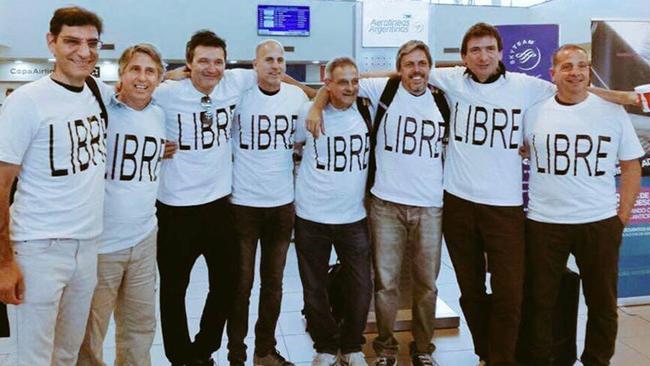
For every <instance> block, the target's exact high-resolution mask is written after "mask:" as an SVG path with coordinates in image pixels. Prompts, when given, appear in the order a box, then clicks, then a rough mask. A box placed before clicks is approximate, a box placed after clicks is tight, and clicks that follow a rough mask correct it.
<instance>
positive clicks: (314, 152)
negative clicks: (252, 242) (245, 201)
mask: <svg viewBox="0 0 650 366" xmlns="http://www.w3.org/2000/svg"><path fill="white" fill-rule="evenodd" d="M310 106H311V103H306V104H305V106H304V108H303V110H302V111H301V113H300V118H299V119H298V126H297V128H296V142H303V141H304V142H305V146H304V152H303V155H302V162H301V163H300V168H299V170H298V177H297V178H296V202H295V205H296V215H297V216H299V217H300V218H303V219H305V220H310V221H314V222H319V223H322V224H349V223H353V222H357V221H359V220H361V219H363V218H365V217H366V210H365V207H364V206H363V199H364V197H365V189H366V178H367V177H368V158H369V154H370V134H369V133H368V127H367V126H366V122H365V121H364V120H363V117H361V114H360V113H359V112H358V110H357V107H356V104H353V105H352V107H350V108H348V109H346V110H339V109H336V108H334V107H332V105H328V106H327V107H325V109H324V110H323V123H324V126H325V131H326V132H325V133H324V134H322V135H320V136H319V137H318V139H316V140H314V137H313V136H312V134H311V133H309V132H306V127H305V117H306V115H307V111H308V110H309V107H310Z"/></svg>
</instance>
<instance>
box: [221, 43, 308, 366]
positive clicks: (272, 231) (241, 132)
mask: <svg viewBox="0 0 650 366" xmlns="http://www.w3.org/2000/svg"><path fill="white" fill-rule="evenodd" d="M253 67H254V68H255V71H256V72H257V86H256V87H253V88H251V89H250V90H248V91H247V92H246V93H245V94H244V95H243V96H242V98H241V100H240V102H239V105H238V106H237V109H236V111H235V120H234V124H233V132H232V134H233V154H234V161H233V182H232V196H231V198H230V201H231V203H232V211H233V218H234V225H235V232H236V238H237V245H238V251H239V266H238V283H237V290H236V293H235V300H234V303H233V312H232V316H231V317H230V318H229V319H228V350H229V353H228V360H229V361H230V363H231V364H243V363H244V362H245V361H246V344H245V343H244V338H246V335H247V334H248V307H249V299H250V295H251V289H252V287H253V279H254V276H255V254H256V252H257V247H258V245H257V243H258V241H259V242H260V245H259V247H260V251H261V256H260V283H261V286H260V300H259V312H258V314H259V315H258V318H257V323H256V325H255V352H254V360H253V363H254V364H255V365H262V366H291V365H293V364H292V363H291V362H288V361H287V360H285V359H284V357H282V355H280V353H279V352H278V351H277V350H276V348H275V345H276V344H277V342H276V339H275V329H276V325H277V321H278V317H279V316H280V304H281V301H282V278H283V272H284V266H285V263H286V258H287V250H288V249H289V242H290V240H291V231H292V229H293V220H294V219H293V216H294V209H293V144H294V131H295V126H296V121H297V119H298V113H299V111H300V108H301V107H302V105H303V104H304V103H305V102H306V101H307V96H306V95H305V93H304V92H303V91H302V90H301V89H300V88H298V87H297V86H294V85H290V84H286V83H283V82H282V77H283V75H284V73H285V69H286V64H285V59H284V48H283V47H282V44H280V43H279V42H277V41H275V40H266V41H263V42H262V43H260V44H259V45H258V46H257V48H256V49H255V60H254V61H253Z"/></svg>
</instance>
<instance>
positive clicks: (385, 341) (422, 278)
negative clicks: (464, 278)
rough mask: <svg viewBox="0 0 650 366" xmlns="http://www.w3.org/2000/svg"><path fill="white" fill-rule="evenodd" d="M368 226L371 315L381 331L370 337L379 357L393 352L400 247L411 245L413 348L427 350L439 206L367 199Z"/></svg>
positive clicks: (433, 314)
mask: <svg viewBox="0 0 650 366" xmlns="http://www.w3.org/2000/svg"><path fill="white" fill-rule="evenodd" d="M369 219H370V230H371V232H372V242H373V260H374V268H375V315H376V318H377V331H378V333H379V336H378V337H377V338H376V339H375V341H374V342H373V347H374V349H375V352H376V353H377V355H378V356H393V357H394V356H396V355H397V346H398V343H397V340H396V339H395V337H394V336H393V326H394V325H395V317H396V316H397V310H398V305H399V297H400V294H399V283H400V274H401V268H402V260H403V256H404V251H405V249H406V248H407V247H409V249H410V252H409V254H410V255H411V277H412V281H413V299H412V314H413V320H412V333H413V340H414V342H413V343H412V345H411V350H412V352H415V353H427V354H430V353H432V352H433V351H434V350H435V346H434V345H433V343H431V339H432V338H433V330H434V323H435V320H436V299H437V297H438V288H437V287H436V278H438V273H439V272H440V247H441V240H442V230H441V225H442V209H441V208H439V207H417V206H409V205H402V204H398V203H393V202H389V201H385V200H382V199H380V198H377V197H375V196H373V197H372V198H371V200H370V216H369Z"/></svg>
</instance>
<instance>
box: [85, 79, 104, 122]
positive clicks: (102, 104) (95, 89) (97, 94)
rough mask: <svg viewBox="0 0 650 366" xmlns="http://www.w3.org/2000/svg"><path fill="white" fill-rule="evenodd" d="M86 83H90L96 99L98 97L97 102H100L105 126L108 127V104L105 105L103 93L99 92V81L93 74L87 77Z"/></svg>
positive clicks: (89, 85)
mask: <svg viewBox="0 0 650 366" xmlns="http://www.w3.org/2000/svg"><path fill="white" fill-rule="evenodd" d="M86 85H88V88H90V91H91V92H92V93H93V95H94V96H95V99H97V103H98V104H99V108H100V109H101V110H102V112H101V117H102V118H103V119H104V128H107V127H108V112H107V111H106V105H104V100H103V99H102V94H101V93H100V92H99V86H97V82H96V81H95V79H94V78H93V77H92V76H88V77H87V78H86Z"/></svg>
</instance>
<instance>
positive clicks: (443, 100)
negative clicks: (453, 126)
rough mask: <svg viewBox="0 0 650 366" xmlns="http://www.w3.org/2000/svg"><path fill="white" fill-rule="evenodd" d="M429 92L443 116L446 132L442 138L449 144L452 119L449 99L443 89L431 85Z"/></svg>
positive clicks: (443, 141) (444, 142)
mask: <svg viewBox="0 0 650 366" xmlns="http://www.w3.org/2000/svg"><path fill="white" fill-rule="evenodd" d="M429 90H430V91H431V95H433V100H434V101H435V102H436V107H438V110H439V111H440V114H441V115H442V119H443V120H444V132H443V136H442V143H443V144H445V145H446V144H447V143H448V142H449V119H450V118H451V110H450V109H449V103H448V102H447V97H446V96H445V92H443V91H442V90H441V89H438V88H436V87H435V86H433V85H431V84H429Z"/></svg>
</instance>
